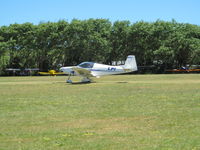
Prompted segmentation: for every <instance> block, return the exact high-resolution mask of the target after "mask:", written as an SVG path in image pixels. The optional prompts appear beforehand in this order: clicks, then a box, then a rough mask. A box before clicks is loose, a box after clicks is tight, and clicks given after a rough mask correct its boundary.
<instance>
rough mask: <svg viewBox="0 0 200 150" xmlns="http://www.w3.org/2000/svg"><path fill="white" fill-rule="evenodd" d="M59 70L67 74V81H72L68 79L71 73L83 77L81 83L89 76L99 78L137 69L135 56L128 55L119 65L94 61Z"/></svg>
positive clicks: (86, 81)
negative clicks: (122, 63)
mask: <svg viewBox="0 0 200 150" xmlns="http://www.w3.org/2000/svg"><path fill="white" fill-rule="evenodd" d="M60 71H62V72H63V73H65V74H68V75H69V77H68V79H67V81H66V82H67V83H72V80H70V77H71V75H78V76H81V77H83V78H82V80H81V82H82V83H89V82H91V79H90V77H97V78H99V77H100V76H104V75H112V74H123V73H128V72H133V71H137V64H136V60H135V56H134V55H129V56H128V57H127V59H126V61H125V64H124V65H120V66H111V65H104V64H99V63H94V62H83V63H81V64H79V65H78V66H69V67H61V68H60Z"/></svg>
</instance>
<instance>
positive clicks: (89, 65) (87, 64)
mask: <svg viewBox="0 0 200 150" xmlns="http://www.w3.org/2000/svg"><path fill="white" fill-rule="evenodd" d="M78 66H79V67H81V68H93V66H94V63H93V62H83V63H81V64H79V65H78Z"/></svg>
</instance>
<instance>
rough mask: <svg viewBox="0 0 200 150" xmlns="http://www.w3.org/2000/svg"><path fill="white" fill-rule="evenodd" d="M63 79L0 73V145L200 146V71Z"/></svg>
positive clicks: (27, 149)
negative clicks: (79, 80)
mask: <svg viewBox="0 0 200 150" xmlns="http://www.w3.org/2000/svg"><path fill="white" fill-rule="evenodd" d="M65 79H66V77H63V76H58V77H1V78H0V150H77V149H81V150H118V149H120V150H132V149H136V150H137V149H138V150H149V149H150V150H151V149H152V150H198V149H200V74H179V75H123V76H119V75H118V76H107V77H102V78H100V79H95V81H96V82H95V83H92V84H73V85H71V84H67V83H65ZM76 80H77V78H76Z"/></svg>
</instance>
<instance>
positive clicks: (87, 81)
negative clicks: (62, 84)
mask: <svg viewBox="0 0 200 150" xmlns="http://www.w3.org/2000/svg"><path fill="white" fill-rule="evenodd" d="M70 78H71V74H69V76H68V78H67V80H66V83H71V84H73V83H74V82H72V80H71V79H70ZM76 83H91V79H90V78H89V77H83V78H82V79H81V82H76Z"/></svg>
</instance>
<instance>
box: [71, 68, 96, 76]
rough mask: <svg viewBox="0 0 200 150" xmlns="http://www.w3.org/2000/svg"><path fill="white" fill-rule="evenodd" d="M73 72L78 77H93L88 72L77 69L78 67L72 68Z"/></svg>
mask: <svg viewBox="0 0 200 150" xmlns="http://www.w3.org/2000/svg"><path fill="white" fill-rule="evenodd" d="M72 69H73V70H74V72H75V73H76V74H78V75H80V76H84V77H92V76H93V75H92V74H91V71H90V70H87V69H84V68H78V67H72Z"/></svg>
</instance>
